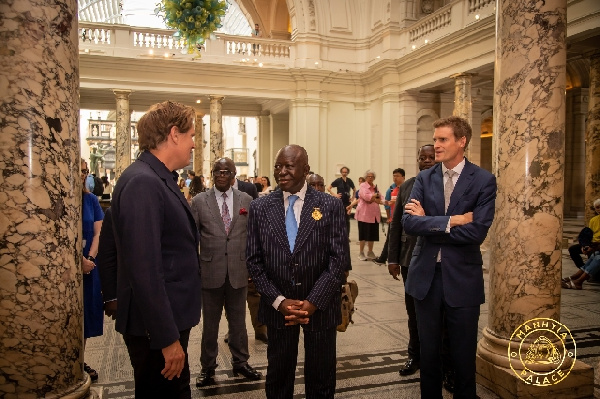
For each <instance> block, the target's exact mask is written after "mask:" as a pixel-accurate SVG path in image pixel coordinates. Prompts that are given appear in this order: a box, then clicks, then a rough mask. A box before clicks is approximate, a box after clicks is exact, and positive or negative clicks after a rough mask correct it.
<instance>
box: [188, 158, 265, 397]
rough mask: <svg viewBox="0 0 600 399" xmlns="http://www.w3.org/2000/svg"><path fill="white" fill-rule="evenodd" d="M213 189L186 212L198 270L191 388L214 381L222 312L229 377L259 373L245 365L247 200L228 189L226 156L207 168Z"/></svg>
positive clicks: (230, 174)
mask: <svg viewBox="0 0 600 399" xmlns="http://www.w3.org/2000/svg"><path fill="white" fill-rule="evenodd" d="M211 174H212V177H213V181H214V185H213V187H212V188H211V189H210V190H208V191H205V192H203V193H200V194H198V195H196V196H195V197H194V198H193V199H192V204H191V207H192V214H193V215H194V220H195V221H196V225H197V227H198V232H199V233H200V270H201V272H202V311H203V320H204V322H203V324H202V343H201V354H200V364H201V366H202V370H201V374H200V376H199V377H198V378H197V380H196V386H197V387H205V386H208V385H213V384H214V383H215V379H214V377H215V369H216V368H217V366H218V365H217V355H218V353H219V346H218V335H219V322H220V320H221V315H222V314H223V308H225V314H226V317H227V322H228V327H229V336H228V342H227V343H228V345H229V350H230V351H231V357H232V363H233V374H234V375H236V376H237V375H238V374H242V375H243V376H245V377H246V378H248V379H251V380H259V379H260V378H261V374H260V373H259V372H258V371H256V370H255V369H254V368H252V367H251V366H250V365H249V364H248V359H249V357H250V355H249V353H248V332H247V331H246V296H247V292H248V269H247V268H246V236H247V229H246V225H247V222H248V209H249V208H250V202H251V201H252V197H251V196H249V195H248V194H246V193H243V192H241V191H239V190H236V189H235V188H233V187H232V181H233V180H234V178H235V175H236V168H235V164H234V163H233V161H232V160H231V159H229V158H221V159H218V160H217V161H216V162H215V163H214V165H213V168H212V172H211Z"/></svg>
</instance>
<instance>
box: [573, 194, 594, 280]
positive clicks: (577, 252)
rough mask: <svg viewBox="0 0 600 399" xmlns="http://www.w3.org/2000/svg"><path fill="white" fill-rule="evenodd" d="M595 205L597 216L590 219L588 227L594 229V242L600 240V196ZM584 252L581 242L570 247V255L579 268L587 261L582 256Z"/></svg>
mask: <svg viewBox="0 0 600 399" xmlns="http://www.w3.org/2000/svg"><path fill="white" fill-rule="evenodd" d="M593 206H594V211H595V212H596V216H594V217H593V218H591V219H590V221H589V223H588V227H589V228H590V229H592V232H593V234H594V235H593V238H592V242H600V198H598V199H596V200H595V201H594V203H593ZM582 253H583V251H582V245H581V244H580V243H577V244H574V245H571V246H570V247H569V255H570V256H571V259H573V262H574V263H575V266H577V268H578V269H581V268H582V267H583V265H584V263H585V262H584V261H583V258H582V257H581V254H582Z"/></svg>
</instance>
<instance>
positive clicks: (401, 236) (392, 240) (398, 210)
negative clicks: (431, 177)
mask: <svg viewBox="0 0 600 399" xmlns="http://www.w3.org/2000/svg"><path fill="white" fill-rule="evenodd" d="M417 162H418V165H419V171H423V170H426V169H429V168H431V167H432V166H433V165H435V151H434V149H433V145H432V144H427V145H424V146H423V147H421V148H420V149H419V155H418V159H417ZM416 179H417V178H416V177H412V178H410V179H408V180H406V181H405V182H404V183H403V184H402V185H401V186H400V187H399V190H398V196H397V199H396V205H395V207H394V210H393V214H392V222H391V224H390V231H389V233H388V241H389V245H388V248H389V253H388V255H389V256H388V270H389V273H390V274H391V276H392V277H393V278H394V279H395V280H398V275H402V281H403V282H404V285H406V277H407V276H408V266H409V265H410V259H411V258H412V252H413V249H414V248H415V245H416V243H417V237H415V236H411V235H408V234H406V232H405V231H404V229H403V228H402V214H403V213H404V206H405V205H406V203H407V202H408V200H409V199H410V198H409V197H410V192H411V191H412V188H413V186H414V184H415V180H416ZM404 305H405V307H406V313H407V314H408V337H409V338H408V360H407V361H406V363H405V364H404V365H403V366H402V368H400V371H399V373H400V375H401V376H407V375H412V374H414V373H416V372H417V370H419V367H420V359H421V347H420V344H419V331H418V330H417V314H416V313H415V302H414V299H413V297H411V296H410V295H408V294H405V295H404Z"/></svg>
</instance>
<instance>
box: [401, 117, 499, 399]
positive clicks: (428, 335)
mask: <svg viewBox="0 0 600 399" xmlns="http://www.w3.org/2000/svg"><path fill="white" fill-rule="evenodd" d="M433 127H434V128H435V132H434V135H433V141H434V149H435V160H436V162H441V163H438V164H437V165H435V166H433V167H432V168H429V169H427V170H424V171H422V172H420V173H419V175H418V176H417V179H416V181H415V184H414V186H413V189H412V192H411V194H410V198H411V200H410V202H409V203H408V204H407V205H406V207H405V209H406V211H405V214H404V216H403V217H402V224H403V226H404V229H405V230H406V232H407V233H408V234H411V235H416V236H419V238H418V240H417V244H416V246H415V249H414V251H413V255H412V259H411V262H410V267H409V269H408V277H407V280H406V292H407V293H408V294H410V295H411V296H412V297H413V298H414V299H415V309H416V313H417V325H418V331H419V338H420V340H421V397H422V398H427V399H430V398H441V397H442V369H441V364H442V362H441V359H440V346H441V342H442V325H443V319H444V317H445V318H446V327H447V329H448V335H449V340H450V351H451V357H452V363H453V368H454V370H455V392H454V397H455V398H469V399H470V398H476V397H477V394H476V392H475V353H476V348H477V323H478V320H479V307H480V305H481V304H482V303H483V302H485V295H484V289H483V269H482V265H483V260H482V256H481V250H480V245H481V243H483V240H484V239H485V237H486V235H487V232H488V229H489V228H490V226H491V224H492V221H493V219H494V207H495V200H496V178H495V177H494V176H493V175H492V174H491V173H489V172H487V171H485V170H483V169H481V168H479V167H478V166H476V165H474V164H472V163H470V162H469V161H468V160H467V159H466V158H465V157H464V152H465V148H466V147H467V146H468V145H469V141H470V139H471V134H472V133H471V127H470V126H469V123H468V122H467V121H466V120H464V119H462V118H458V117H454V116H453V117H449V118H445V119H440V120H437V121H435V122H434V124H433Z"/></svg>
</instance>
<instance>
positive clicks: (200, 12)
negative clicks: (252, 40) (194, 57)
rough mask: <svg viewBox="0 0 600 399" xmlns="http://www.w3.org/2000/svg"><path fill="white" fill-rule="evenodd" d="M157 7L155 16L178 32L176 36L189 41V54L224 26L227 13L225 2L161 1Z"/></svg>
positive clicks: (207, 0)
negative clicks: (222, 22) (223, 20)
mask: <svg viewBox="0 0 600 399" xmlns="http://www.w3.org/2000/svg"><path fill="white" fill-rule="evenodd" d="M156 6H157V8H156V9H155V10H154V12H155V14H156V15H158V16H159V17H162V18H163V20H164V21H165V24H166V25H167V26H168V27H169V28H172V29H176V30H177V32H176V33H175V36H177V37H181V38H183V39H185V40H186V41H187V45H188V53H189V54H193V53H194V51H197V49H198V48H200V47H201V46H202V45H203V43H204V40H206V39H207V38H208V37H209V36H210V34H211V33H213V32H214V31H216V30H217V29H218V28H220V27H221V26H222V24H221V21H222V19H223V18H224V17H225V11H227V2H226V1H225V0H161V2H160V3H158V4H157V5H156Z"/></svg>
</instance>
